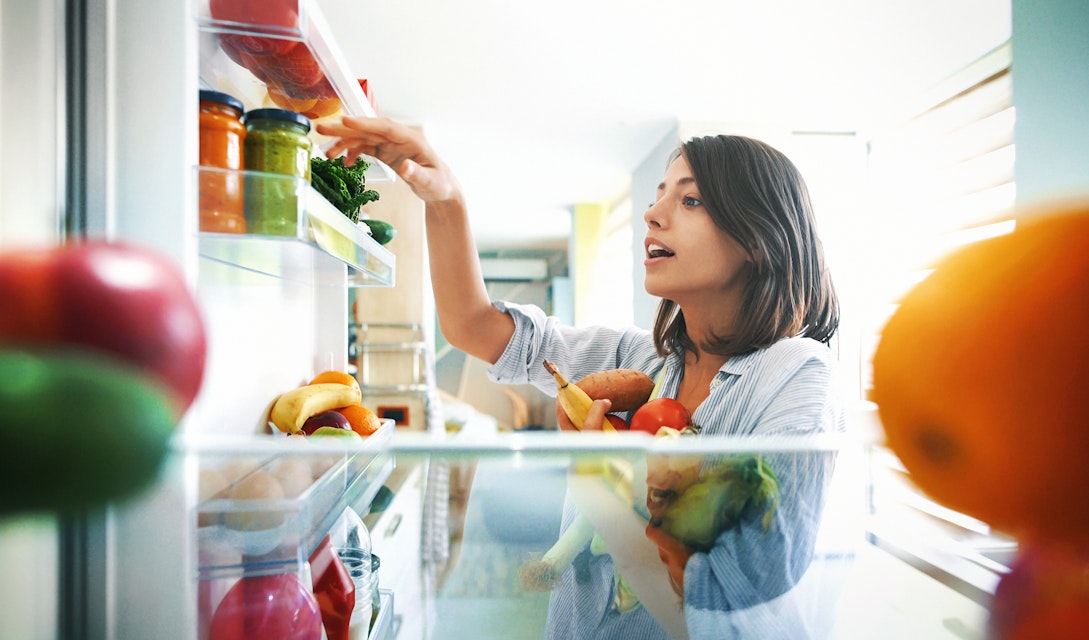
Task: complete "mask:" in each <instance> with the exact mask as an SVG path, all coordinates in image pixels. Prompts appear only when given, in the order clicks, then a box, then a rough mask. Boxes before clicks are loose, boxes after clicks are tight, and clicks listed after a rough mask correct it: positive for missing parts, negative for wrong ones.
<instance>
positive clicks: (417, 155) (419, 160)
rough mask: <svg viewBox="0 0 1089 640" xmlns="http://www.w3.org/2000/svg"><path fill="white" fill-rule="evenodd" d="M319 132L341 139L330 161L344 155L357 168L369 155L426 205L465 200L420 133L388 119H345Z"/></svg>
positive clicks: (331, 148)
mask: <svg viewBox="0 0 1089 640" xmlns="http://www.w3.org/2000/svg"><path fill="white" fill-rule="evenodd" d="M316 130H317V132H318V133H320V134H322V135H327V136H333V137H335V138H337V139H336V140H334V141H333V143H332V144H331V145H330V146H329V148H328V149H326V151H325V155H326V156H327V157H329V158H335V157H337V156H340V155H344V156H345V163H347V164H353V163H354V162H355V160H356V158H358V157H359V156H361V155H368V156H371V157H372V158H377V159H379V160H381V161H382V162H384V163H385V164H386V165H388V166H389V167H390V168H392V169H393V170H394V171H396V172H397V175H399V176H401V178H402V179H403V180H404V181H405V182H406V183H408V185H409V186H410V187H411V188H412V191H413V192H415V193H416V195H417V196H419V197H420V199H421V200H423V201H424V202H441V201H447V200H462V199H463V198H462V193H461V185H459V184H458V181H457V179H456V178H455V177H454V175H453V173H452V172H451V171H450V169H449V167H447V166H446V164H445V163H444V162H443V161H442V160H441V159H440V158H439V156H438V154H436V153H435V150H434V149H432V148H431V145H430V144H428V142H427V138H425V137H424V135H423V134H422V133H421V132H419V131H417V130H416V129H412V128H410V127H407V126H405V125H403V124H400V123H397V122H394V121H393V120H390V119H388V118H357V117H353V116H344V117H343V118H341V119H340V122H329V123H319V124H318V125H317V128H316Z"/></svg>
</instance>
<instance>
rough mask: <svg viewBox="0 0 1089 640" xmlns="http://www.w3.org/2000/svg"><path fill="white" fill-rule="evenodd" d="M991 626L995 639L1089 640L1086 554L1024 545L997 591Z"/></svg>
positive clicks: (1066, 548) (1040, 544)
mask: <svg viewBox="0 0 1089 640" xmlns="http://www.w3.org/2000/svg"><path fill="white" fill-rule="evenodd" d="M989 626H990V629H989V631H990V636H989V637H991V638H994V639H995V640H1036V639H1037V638H1047V639H1048V640H1081V639H1084V638H1089V550H1086V549H1079V548H1076V547H1073V546H1070V545H1064V544H1061V543H1051V542H1044V541H1040V540H1037V541H1035V542H1034V543H1032V544H1024V543H1023V544H1022V545H1021V549H1020V550H1019V551H1018V553H1017V556H1016V557H1015V558H1014V561H1013V563H1012V564H1011V566H1010V572H1009V573H1007V574H1006V575H1004V576H1002V579H1001V580H1000V581H999V583H998V588H997V589H996V590H995V595H994V600H993V602H992V604H991V617H990V621H989Z"/></svg>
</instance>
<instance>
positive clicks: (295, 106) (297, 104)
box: [266, 84, 318, 113]
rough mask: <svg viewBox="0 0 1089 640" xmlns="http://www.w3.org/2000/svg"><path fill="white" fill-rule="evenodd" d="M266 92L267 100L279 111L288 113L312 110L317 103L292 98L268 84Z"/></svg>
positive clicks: (278, 88)
mask: <svg viewBox="0 0 1089 640" xmlns="http://www.w3.org/2000/svg"><path fill="white" fill-rule="evenodd" d="M266 89H267V91H268V97H269V100H272V103H273V104H275V105H276V106H277V107H280V108H281V109H287V110H288V111H295V112H296V113H303V112H305V111H308V110H310V109H313V108H314V105H316V104H317V103H318V101H317V99H315V98H292V97H291V96H289V95H287V92H285V91H284V90H283V89H281V88H280V87H278V86H276V85H275V84H269V85H268V86H267V87H266Z"/></svg>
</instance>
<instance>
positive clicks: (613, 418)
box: [605, 413, 628, 431]
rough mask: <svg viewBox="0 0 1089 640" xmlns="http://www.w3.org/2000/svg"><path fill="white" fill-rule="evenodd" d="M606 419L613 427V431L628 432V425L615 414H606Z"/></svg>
mask: <svg viewBox="0 0 1089 640" xmlns="http://www.w3.org/2000/svg"><path fill="white" fill-rule="evenodd" d="M605 419H606V420H608V421H609V424H611V425H613V429H616V430H617V431H627V430H628V423H627V422H624V418H621V417H620V416H618V415H616V414H615V413H606V414H605Z"/></svg>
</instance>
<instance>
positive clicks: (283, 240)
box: [196, 166, 397, 287]
mask: <svg viewBox="0 0 1089 640" xmlns="http://www.w3.org/2000/svg"><path fill="white" fill-rule="evenodd" d="M196 171H197V172H198V174H201V175H204V174H207V173H237V174H241V175H242V180H243V181H244V182H245V183H246V184H247V185H249V188H251V189H256V188H266V189H267V188H270V187H271V186H275V187H278V190H279V191H280V192H282V193H283V194H285V196H284V197H285V198H291V197H294V198H295V202H296V207H297V209H298V214H297V225H296V228H295V230H294V231H295V233H294V235H283V236H278V235H277V236H274V235H260V234H249V233H247V234H235V233H211V232H201V233H200V255H201V257H203V258H206V259H210V260H215V261H217V262H221V263H224V264H228V265H234V266H238V267H241V268H243V269H246V270H249V271H253V272H256V273H260V274H264V275H269V276H273V277H276V278H281V279H286V280H297V281H301V282H303V283H304V284H316V285H323V284H331V285H337V286H342V285H343V279H342V271H341V269H342V265H347V266H348V286H350V287H392V286H393V285H394V281H395V269H396V264H397V259H396V256H395V255H394V254H393V253H392V252H391V251H390V250H389V249H387V248H385V247H383V246H382V245H380V244H378V242H377V241H376V240H375V239H374V238H372V237H371V236H370V234H369V233H368V232H367V231H366V230H365V229H366V227H365V226H360V225H357V224H353V223H352V222H351V220H349V219H348V218H347V217H346V216H345V215H344V214H342V213H341V212H340V211H339V210H337V209H336V207H334V206H333V205H332V204H330V203H329V201H328V200H326V199H325V198H323V197H322V196H321V194H320V193H318V192H317V191H316V190H315V189H314V188H313V187H312V186H310V185H309V184H308V183H307V182H306V181H305V180H303V179H301V178H298V177H296V176H288V175H281V174H275V173H265V172H262V171H236V170H232V169H220V168H216V167H199V166H198V167H196ZM198 183H199V180H198Z"/></svg>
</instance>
